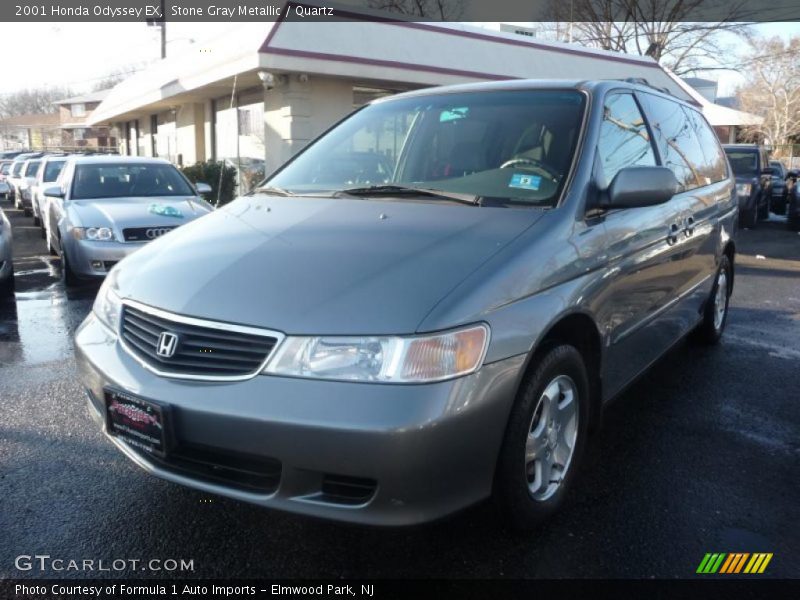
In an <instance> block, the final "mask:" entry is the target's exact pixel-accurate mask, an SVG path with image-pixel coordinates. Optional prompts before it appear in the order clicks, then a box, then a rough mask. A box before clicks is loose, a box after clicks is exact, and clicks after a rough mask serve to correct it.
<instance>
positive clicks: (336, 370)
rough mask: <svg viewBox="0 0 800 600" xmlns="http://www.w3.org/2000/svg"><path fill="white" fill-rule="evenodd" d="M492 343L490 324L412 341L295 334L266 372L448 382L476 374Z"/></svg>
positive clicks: (279, 350) (404, 381) (381, 337)
mask: <svg viewBox="0 0 800 600" xmlns="http://www.w3.org/2000/svg"><path fill="white" fill-rule="evenodd" d="M488 345H489V327H488V326H486V325H473V326H470V327H467V328H464V329H459V330H456V331H448V332H444V333H436V334H428V335H419V336H411V337H398V336H362V337H349V336H348V337H334V336H325V337H292V336H290V337H287V338H286V339H285V340H284V341H283V343H282V344H281V346H280V347H279V348H278V350H277V352H276V353H275V356H273V357H272V358H271V359H270V361H269V363H267V366H266V367H265V368H264V373H265V374H268V375H285V376H289V377H310V378H314V379H335V380H341V381H373V382H378V383H424V382H430V381H442V380H445V379H453V378H454V377H459V376H461V375H467V374H468V373H472V372H474V371H476V370H477V369H478V367H480V365H481V363H482V362H483V357H484V356H485V354H486V348H487V347H488Z"/></svg>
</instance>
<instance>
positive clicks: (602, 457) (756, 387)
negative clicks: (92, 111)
mask: <svg viewBox="0 0 800 600" xmlns="http://www.w3.org/2000/svg"><path fill="white" fill-rule="evenodd" d="M0 206H2V207H3V209H4V210H5V211H6V213H7V214H8V215H9V217H10V219H11V221H12V223H13V226H14V235H15V253H16V256H15V260H14V263H15V267H16V271H17V294H16V301H15V302H14V303H12V304H9V305H7V306H3V307H2V308H0V415H1V416H0V532H2V534H0V577H54V576H57V577H75V578H80V577H87V576H101V577H107V576H139V577H161V576H169V577H176V576H177V577H181V576H187V577H188V576H191V577H212V578H215V577H248V578H249V577H269V578H310V577H334V578H340V577H341V578H394V577H398V578H407V577H424V578H429V577H443V578H451V577H485V578H502V577H506V578H518V577H523V578H540V577H558V578H561V577H614V578H617V577H636V578H651V577H668V578H672V577H694V576H695V575H694V573H695V570H696V568H697V566H698V564H699V563H700V561H701V559H702V558H703V556H704V554H705V553H707V552H771V553H773V554H774V556H773V559H772V561H771V563H770V564H769V567H768V569H767V571H766V574H765V575H764V576H771V577H783V578H785V577H791V578H797V577H800V518H799V517H800V510H799V508H800V500H799V499H800V235H798V234H797V233H793V232H789V231H787V230H786V229H785V225H784V224H783V223H782V222H781V221H780V220H779V219H775V218H773V219H772V220H771V221H770V222H766V223H761V224H759V227H758V228H757V229H756V230H754V231H742V232H740V236H739V250H740V255H739V257H738V265H737V271H736V287H735V291H734V295H733V298H732V301H731V311H730V316H729V322H728V328H727V331H726V333H725V337H724V341H723V343H722V344H721V345H720V346H718V347H716V348H712V349H708V348H702V347H698V346H695V345H693V344H692V343H690V342H686V343H682V344H680V345H679V346H678V347H677V348H675V349H674V350H673V351H672V352H670V353H669V354H668V355H667V356H666V357H665V358H663V359H662V360H661V361H660V362H659V363H658V364H657V365H656V366H655V367H654V368H653V369H652V370H651V371H650V372H649V373H648V374H647V375H646V376H645V377H643V378H642V379H641V380H639V381H638V382H637V383H636V384H635V385H633V386H632V387H631V388H629V389H628V391H627V392H626V393H625V394H624V395H622V396H621V397H620V398H619V399H618V400H616V401H615V402H614V403H613V404H612V405H611V406H610V407H609V408H608V410H607V411H606V414H605V418H604V423H603V428H602V429H601V430H600V431H599V432H598V433H597V434H595V436H594V437H593V438H592V440H591V443H590V446H589V459H588V460H587V461H586V464H585V465H584V469H583V476H582V478H581V481H580V483H579V485H578V486H577V488H576V489H575V490H574V493H573V494H572V495H571V497H570V498H569V500H568V502H567V503H566V506H565V507H564V510H563V511H561V513H560V514H558V515H557V516H556V517H555V518H554V519H553V520H552V522H550V523H548V524H547V525H545V526H543V527H542V528H541V529H540V530H539V531H537V532H536V533H534V534H531V535H527V536H519V535H514V534H512V533H510V532H509V531H507V530H506V529H504V527H503V525H502V523H501V522H500V521H499V519H498V518H497V517H496V515H495V513H494V512H493V510H492V506H491V505H490V504H489V503H485V504H482V505H479V506H476V507H474V508H471V509H469V510H467V511H464V512H462V513H460V514H458V515H454V516H453V517H451V518H448V519H446V520H444V521H441V522H437V523H434V524H430V525H426V526H420V527H414V528H410V529H408V528H407V529H375V528H364V527H356V526H348V525H340V524H335V523H328V522H324V521H319V520H314V519H310V518H305V517H298V516H294V515H288V514H283V513H279V512H274V511H270V510H265V509H261V508H257V507H253V506H249V505H246V504H242V503H238V502H234V501H232V500H227V499H225V498H219V497H213V496H209V495H207V494H204V493H201V492H197V491H194V490H190V489H186V488H183V487H180V486H177V485H174V484H170V483H167V482H164V481H161V480H159V479H156V478H154V477H151V476H149V475H147V474H146V473H145V472H143V471H141V470H140V469H138V468H137V467H136V466H134V465H133V464H132V463H130V462H129V461H128V460H127V459H126V458H124V457H123V456H122V455H121V454H120V453H119V452H118V451H117V450H116V449H114V448H113V447H112V445H111V444H110V443H109V442H107V441H106V440H105V439H104V438H103V437H102V435H101V434H100V432H99V431H98V429H97V427H96V426H95V425H94V422H93V421H92V420H91V418H90V417H89V414H88V412H87V410H86V408H85V400H84V395H83V392H82V390H81V386H80V384H79V383H78V380H77V378H76V376H75V364H74V358H73V350H72V340H71V336H72V333H73V331H74V330H75V328H76V327H77V326H78V325H79V324H80V322H81V321H82V320H83V318H84V317H85V316H86V314H87V313H88V312H89V311H90V310H91V305H92V301H93V298H94V294H95V293H96V291H97V287H96V286H87V288H85V289H82V290H79V291H77V292H70V293H67V292H66V291H65V289H64V287H63V285H62V284H61V282H60V280H59V277H60V266H59V260H58V259H57V258H55V257H51V256H49V255H48V254H47V250H46V248H45V245H44V241H43V240H42V239H41V237H40V235H39V230H38V228H37V227H35V226H34V225H33V221H32V219H30V218H25V217H23V216H22V214H21V213H20V212H19V211H15V210H13V209H12V208H11V207H10V203H9V202H8V201H5V200H0ZM36 554H46V555H50V556H51V557H52V558H62V559H65V560H69V559H74V560H83V559H92V560H95V561H97V560H100V559H103V560H105V561H111V560H113V559H120V558H121V559H140V560H142V561H149V560H151V559H160V560H164V559H178V560H180V559H185V560H192V561H193V567H194V570H193V571H185V572H166V571H164V570H163V569H162V570H161V571H154V570H150V569H148V568H145V569H144V570H142V568H141V567H137V568H136V569H135V570H130V569H129V570H123V571H121V572H114V571H110V572H109V571H106V572H96V571H95V572H82V571H61V572H56V571H53V570H51V569H46V570H44V571H40V570H38V569H37V568H36V567H35V566H34V568H32V569H31V570H29V571H19V570H18V569H17V568H16V567H15V560H16V557H18V556H20V555H36Z"/></svg>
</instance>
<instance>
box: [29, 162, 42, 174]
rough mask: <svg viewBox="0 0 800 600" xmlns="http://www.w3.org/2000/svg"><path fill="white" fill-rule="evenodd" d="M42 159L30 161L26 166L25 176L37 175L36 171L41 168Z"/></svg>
mask: <svg viewBox="0 0 800 600" xmlns="http://www.w3.org/2000/svg"><path fill="white" fill-rule="evenodd" d="M40 164H41V161H39V160H32V161H31V162H29V163H28V166H27V167H25V177H33V176H35V175H36V171H38V170H39V165H40Z"/></svg>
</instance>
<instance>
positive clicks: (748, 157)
mask: <svg viewBox="0 0 800 600" xmlns="http://www.w3.org/2000/svg"><path fill="white" fill-rule="evenodd" d="M723 148H724V149H725V153H726V154H727V155H728V161H729V162H730V165H731V168H732V169H733V173H734V175H735V176H736V192H737V196H738V198H739V218H740V223H741V225H742V226H743V227H747V228H748V229H754V228H755V227H756V226H757V225H758V222H759V221H762V220H765V219H767V218H769V213H770V212H772V213H775V214H776V215H787V217H788V218H787V224H788V227H789V228H790V229H793V230H797V229H799V228H800V200H799V199H798V194H799V193H800V190H798V188H797V185H796V184H797V179H798V173H800V172H798V171H797V170H787V169H786V167H785V165H784V164H783V163H782V162H781V161H779V160H774V159H773V160H769V158H768V155H767V151H766V149H765V148H764V147H762V146H758V145H756V144H726V145H724V146H723Z"/></svg>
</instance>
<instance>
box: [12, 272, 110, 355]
mask: <svg viewBox="0 0 800 600" xmlns="http://www.w3.org/2000/svg"><path fill="white" fill-rule="evenodd" d="M49 272H50V271H49V270H48V269H35V270H31V271H30V272H27V273H26V272H24V271H23V272H19V273H17V289H18V290H19V291H17V292H16V294H15V301H13V302H6V303H3V304H0V366H2V365H9V364H38V363H44V362H50V361H55V360H63V358H64V357H65V356H69V355H70V354H71V353H72V334H73V333H74V331H75V329H76V328H77V326H78V325H79V324H80V323H81V321H83V319H84V318H85V317H86V315H87V314H88V313H89V311H90V310H91V308H92V302H93V301H94V296H95V294H96V293H97V288H96V287H91V288H87V289H85V290H83V289H81V290H78V291H76V292H74V293H73V292H70V293H69V294H67V293H66V292H65V291H64V288H63V286H62V285H61V283H60V282H57V281H53V278H52V277H48V276H47V274H48V273H49ZM43 275H44V277H43Z"/></svg>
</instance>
